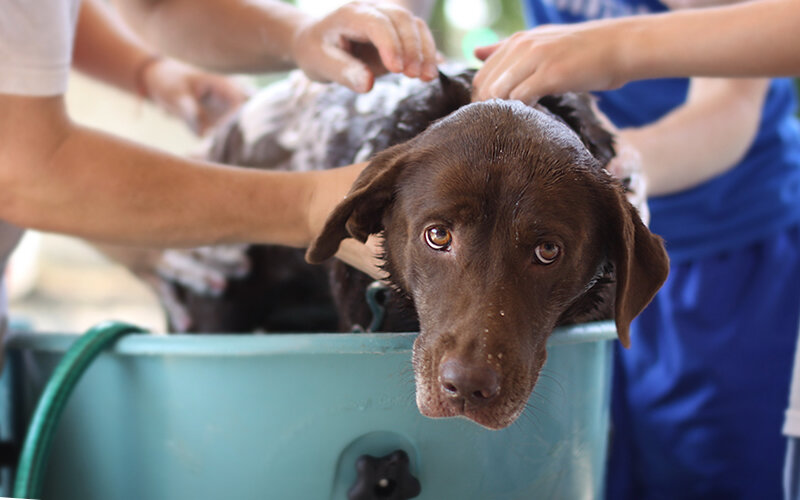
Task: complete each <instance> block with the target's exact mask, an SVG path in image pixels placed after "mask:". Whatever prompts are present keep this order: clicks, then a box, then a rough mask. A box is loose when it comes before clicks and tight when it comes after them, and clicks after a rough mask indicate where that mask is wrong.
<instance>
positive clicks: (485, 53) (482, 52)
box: [473, 42, 502, 61]
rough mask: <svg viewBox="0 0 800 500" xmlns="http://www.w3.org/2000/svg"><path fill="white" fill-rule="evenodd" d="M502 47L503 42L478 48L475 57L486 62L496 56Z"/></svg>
mask: <svg viewBox="0 0 800 500" xmlns="http://www.w3.org/2000/svg"><path fill="white" fill-rule="evenodd" d="M500 45H502V42H497V43H493V44H491V45H484V46H483V47H476V48H475V51H474V52H473V53H474V54H475V57H477V58H478V59H480V60H481V61H485V60H486V59H487V58H488V57H489V56H490V55H492V54H494V53H495V51H496V50H497V49H498V48H499V47H500Z"/></svg>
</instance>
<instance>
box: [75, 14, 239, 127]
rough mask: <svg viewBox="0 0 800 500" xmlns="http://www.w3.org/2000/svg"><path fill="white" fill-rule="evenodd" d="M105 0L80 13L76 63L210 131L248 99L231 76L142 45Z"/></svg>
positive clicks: (94, 75)
mask: <svg viewBox="0 0 800 500" xmlns="http://www.w3.org/2000/svg"><path fill="white" fill-rule="evenodd" d="M115 14H116V13H115V12H113V11H112V10H111V9H110V8H109V7H108V6H107V5H106V4H105V3H104V2H102V1H100V0H84V1H83V2H82V3H81V10H80V13H79V17H78V25H77V30H76V31H77V32H76V36H75V45H74V51H73V63H74V67H75V68H76V69H78V70H79V71H81V72H84V73H86V74H88V75H89V76H92V77H94V78H97V79H99V80H101V81H103V82H105V83H109V84H111V85H114V86H116V87H117V88H119V89H121V90H124V91H127V92H129V93H134V94H139V95H140V97H142V98H147V99H150V100H152V101H153V102H154V103H155V104H157V105H159V106H160V107H161V108H163V109H164V110H165V111H167V112H168V113H170V114H172V115H174V116H176V117H178V118H180V119H181V120H183V121H184V122H186V123H187V125H189V127H190V128H191V129H192V130H194V131H195V132H196V133H198V134H201V135H202V134H204V133H205V132H206V131H208V130H209V129H210V128H212V127H213V126H214V125H215V124H217V123H218V122H219V121H220V120H221V119H223V118H224V117H225V116H227V115H228V114H229V113H230V112H232V111H233V110H235V109H236V108H237V107H238V106H239V105H241V103H242V102H244V100H245V99H246V97H247V93H246V92H245V90H244V89H243V88H242V87H241V86H240V85H238V84H236V83H234V82H233V81H232V80H231V79H230V78H227V77H223V76H219V75H214V74H210V73H206V72H203V71H199V70H197V69H195V68H192V67H189V66H187V65H185V64H181V63H179V62H177V61H174V60H171V59H169V58H162V57H159V56H158V55H157V54H155V53H154V52H153V51H152V50H151V49H150V48H148V47H146V46H145V45H144V44H142V43H141V42H140V41H139V40H138V39H137V38H136V37H135V36H133V34H132V33H131V32H130V31H129V29H128V28H127V27H126V26H125V25H124V24H123V23H122V22H121V21H120V20H119V18H118V16H116V15H115Z"/></svg>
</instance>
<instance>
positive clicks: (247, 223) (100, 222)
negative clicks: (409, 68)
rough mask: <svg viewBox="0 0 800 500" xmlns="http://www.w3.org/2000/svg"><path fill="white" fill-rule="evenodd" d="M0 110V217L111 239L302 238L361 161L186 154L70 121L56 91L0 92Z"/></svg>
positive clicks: (184, 242)
mask: <svg viewBox="0 0 800 500" xmlns="http://www.w3.org/2000/svg"><path fill="white" fill-rule="evenodd" d="M0 112H2V113H0V117H2V118H0V133H2V136H3V137H4V141H3V142H4V144H5V145H6V146H4V147H2V148H0V186H2V189H1V190H2V192H3V193H4V196H3V197H2V198H0V219H4V220H7V221H9V222H13V223H16V224H18V225H21V226H25V227H34V228H38V229H42V230H46V231H57V232H63V233H67V234H72V235H76V236H81V237H85V238H89V239H95V240H100V241H106V242H112V243H124V244H138V245H155V246H163V247H170V246H192V245H201V244H211V243H219V242H241V241H247V242H261V243H279V244H285V245H293V246H301V247H302V246H306V245H307V244H308V243H309V242H310V241H311V238H312V237H313V235H314V234H315V233H314V231H315V230H318V227H319V226H320V225H321V222H320V220H322V219H324V217H325V216H326V214H327V211H329V210H330V208H332V206H333V205H334V204H335V203H336V202H337V201H338V200H339V199H341V197H342V196H344V193H346V192H347V190H348V188H349V186H350V184H351V183H352V181H353V180H354V179H355V177H356V176H357V175H358V173H359V172H360V169H361V166H353V167H348V168H344V169H337V170H335V171H331V173H327V172H326V173H325V178H324V180H320V179H318V177H319V176H320V173H318V172H309V173H284V172H264V171H258V170H252V169H241V168H235V167H225V166H217V165H212V164H208V163H203V162H193V161H188V160H184V159H180V158H177V157H172V156H169V155H166V154H163V153H160V152H156V151H153V150H148V149H145V148H142V147H139V146H136V145H133V144H130V143H127V142H125V141H122V140H118V139H115V138H112V137H109V136H106V135H104V134H101V133H98V132H95V131H92V130H88V129H85V128H81V127H77V126H74V125H72V124H71V123H69V122H68V120H67V119H66V116H65V114H64V112H63V103H60V102H59V99H58V98H51V99H26V98H8V97H5V98H0ZM24 130H37V131H39V132H38V133H37V134H30V133H24V132H23V131H24ZM320 193H327V194H325V195H322V194H320ZM314 228H317V229H314Z"/></svg>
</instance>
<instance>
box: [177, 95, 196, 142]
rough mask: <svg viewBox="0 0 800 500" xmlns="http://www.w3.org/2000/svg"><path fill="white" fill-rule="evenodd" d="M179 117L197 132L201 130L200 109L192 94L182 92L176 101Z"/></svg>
mask: <svg viewBox="0 0 800 500" xmlns="http://www.w3.org/2000/svg"><path fill="white" fill-rule="evenodd" d="M175 108H176V110H177V114H178V117H179V118H180V119H182V120H183V121H184V122H186V124H187V125H188V126H189V128H190V129H192V130H193V131H194V132H195V133H199V130H200V122H199V120H200V110H199V108H198V105H197V101H195V99H194V97H193V96H192V95H190V94H181V95H180V96H179V97H178V100H177V102H176V103H175Z"/></svg>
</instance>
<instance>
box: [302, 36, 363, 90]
mask: <svg viewBox="0 0 800 500" xmlns="http://www.w3.org/2000/svg"><path fill="white" fill-rule="evenodd" d="M323 54H324V55H323V60H322V61H319V63H320V64H318V65H317V66H316V67H315V68H314V71H313V73H314V74H317V75H321V76H323V78H324V79H325V80H332V81H334V82H336V83H340V84H342V85H344V86H345V87H347V88H349V89H351V90H353V91H355V92H367V91H369V90H370V89H372V85H373V83H374V82H375V75H374V74H373V73H372V71H370V69H369V67H368V66H367V65H366V64H364V63H363V62H361V61H360V60H359V59H357V58H356V57H353V56H352V55H350V54H349V53H347V52H345V51H344V50H341V49H339V48H338V47H330V46H328V47H326V50H324V52H323Z"/></svg>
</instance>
